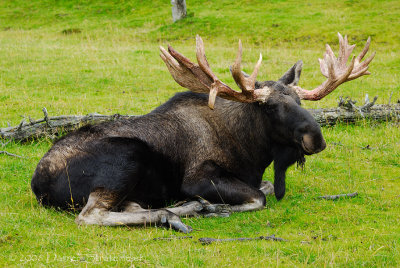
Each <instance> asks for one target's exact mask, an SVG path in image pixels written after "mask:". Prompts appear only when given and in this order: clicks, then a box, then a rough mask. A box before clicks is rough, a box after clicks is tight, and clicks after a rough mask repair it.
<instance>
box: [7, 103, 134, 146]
mask: <svg viewBox="0 0 400 268" xmlns="http://www.w3.org/2000/svg"><path fill="white" fill-rule="evenodd" d="M43 112H44V118H43V119H39V120H30V122H29V123H27V122H25V120H22V121H21V123H20V124H19V125H18V126H15V127H6V128H0V137H1V138H3V139H13V140H17V141H25V140H28V139H35V138H40V137H50V138H54V136H56V135H59V134H61V133H68V132H71V131H72V130H75V129H77V128H79V127H81V126H84V125H87V124H98V123H101V122H106V121H114V120H120V119H126V118H131V117H136V116H128V115H119V114H114V115H101V114H88V115H62V116H52V117H50V116H49V115H48V113H47V110H46V108H44V109H43Z"/></svg>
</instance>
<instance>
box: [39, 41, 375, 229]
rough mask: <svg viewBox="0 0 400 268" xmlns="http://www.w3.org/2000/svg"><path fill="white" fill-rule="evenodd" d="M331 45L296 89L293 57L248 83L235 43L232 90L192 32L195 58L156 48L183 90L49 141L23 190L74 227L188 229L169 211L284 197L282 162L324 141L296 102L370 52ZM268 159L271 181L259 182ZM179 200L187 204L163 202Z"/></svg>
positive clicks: (320, 91) (325, 88)
mask: <svg viewBox="0 0 400 268" xmlns="http://www.w3.org/2000/svg"><path fill="white" fill-rule="evenodd" d="M339 43H340V49H339V55H338V57H337V58H336V57H335V55H334V53H333V52H332V50H331V48H330V47H329V45H327V46H326V53H325V56H324V59H320V68H321V72H322V74H323V75H324V76H325V77H327V79H326V81H325V82H323V83H322V84H321V85H320V86H318V87H317V88H315V89H314V90H311V91H308V90H304V89H302V88H301V87H299V86H298V82H299V78H300V73H301V70H302V61H298V62H297V63H296V64H294V65H293V67H291V68H290V69H289V70H288V71H287V72H286V73H285V74H284V75H283V76H282V77H281V78H280V79H279V80H278V81H264V82H259V81H256V76H257V72H258V70H259V67H260V65H261V60H262V56H261V54H260V59H259V60H258V62H257V64H256V66H255V68H254V71H253V73H252V74H251V75H247V74H245V73H244V72H242V71H241V67H240V65H241V58H242V44H241V42H240V41H239V51H238V54H237V58H236V61H235V63H234V64H233V66H232V67H231V68H230V70H231V73H232V76H233V78H234V80H235V82H236V84H237V85H238V86H239V88H240V89H241V92H238V91H235V90H233V89H231V88H230V87H229V86H228V85H226V84H224V83H223V82H221V81H220V80H219V79H218V78H217V76H216V75H215V74H214V73H213V72H212V71H211V68H210V66H209V64H208V62H207V59H206V56H205V52H204V45H203V41H202V39H201V38H200V37H199V36H197V37H196V55H197V61H198V64H194V63H192V62H191V61H190V60H189V59H188V58H186V57H185V56H183V55H181V54H180V53H178V52H177V51H176V50H174V49H173V48H172V47H170V46H168V51H167V50H165V49H164V48H163V47H160V51H161V53H160V56H161V58H162V60H163V61H164V62H165V64H166V66H167V68H168V70H169V72H170V73H171V75H172V77H173V78H174V79H175V81H176V82H177V83H178V84H179V85H181V86H183V87H185V88H187V89H189V90H190V91H189V92H184V93H178V94H176V95H175V96H174V97H172V98H171V99H170V100H168V101H167V102H166V103H164V104H163V105H161V106H159V107H157V108H156V109H155V110H153V111H152V112H150V113H149V114H146V115H143V116H139V117H135V118H130V119H124V120H116V121H112V122H106V123H101V124H97V125H88V126H84V127H82V128H80V129H78V130H76V131H74V132H72V133H70V134H68V135H66V136H65V137H63V138H61V139H60V140H58V141H56V142H55V143H54V145H53V146H52V148H51V149H50V150H49V151H48V152H47V153H46V154H45V155H44V157H43V158H42V159H41V160H40V162H39V164H38V166H37V168H36V170H35V172H34V174H33V178H32V183H31V186H32V190H33V192H34V193H35V195H36V197H37V200H38V201H39V203H41V204H43V205H46V206H53V207H57V208H61V209H70V208H73V209H78V210H81V211H80V214H79V215H78V216H77V218H76V223H78V224H98V225H107V226H115V225H125V224H126V225H141V224H164V225H167V226H170V227H172V228H174V229H176V230H179V231H182V232H190V231H191V228H190V227H189V226H187V225H185V224H183V223H182V222H181V220H180V218H179V216H182V215H194V214H196V213H205V214H207V213H219V212H220V213H224V212H227V211H228V212H230V211H232V212H237V211H250V210H258V209H262V208H263V207H264V206H265V202H266V198H265V195H266V194H270V193H275V196H276V198H277V199H278V200H279V199H281V198H282V197H283V196H284V195H285V173H286V170H287V168H288V167H289V166H291V165H292V164H294V163H296V162H297V163H300V164H302V163H304V161H305V158H304V156H305V155H311V154H315V153H318V152H321V151H322V150H324V149H325V147H326V143H325V140H324V138H323V136H322V133H321V129H320V126H319V125H318V123H317V122H316V121H315V120H314V118H313V117H312V116H311V115H310V113H309V112H308V111H307V110H305V109H304V108H302V107H301V106H300V100H301V99H302V100H319V99H321V98H323V97H325V96H326V95H328V94H329V93H330V92H332V91H333V90H334V89H335V88H337V87H338V86H339V85H340V84H342V83H344V82H346V81H350V80H353V79H356V78H358V77H360V76H362V75H367V74H370V73H369V72H368V64H369V63H370V62H371V60H372V59H373V57H374V55H375V54H373V55H372V56H371V57H370V58H368V59H367V60H365V61H363V62H361V60H362V59H363V57H364V56H365V54H366V53H367V51H368V49H369V44H370V38H368V41H367V43H366V45H365V47H364V49H363V50H362V52H361V53H360V55H358V56H357V57H354V56H353V58H352V60H351V61H350V63H349V64H348V65H347V62H348V59H349V56H350V54H351V53H352V50H353V48H354V45H349V44H348V41H347V37H346V36H345V37H344V38H343V37H342V36H341V35H340V34H339ZM205 93H208V96H207V94H205ZM207 104H208V105H207ZM210 108H211V109H210ZM272 161H273V162H274V183H273V185H272V184H271V183H269V182H265V181H264V182H263V181H262V175H263V173H264V171H265V169H266V167H268V166H269V165H270V164H271V163H272ZM179 200H186V201H187V202H186V203H183V204H182V205H180V206H176V207H172V208H166V207H167V206H168V204H171V203H172V202H174V201H179Z"/></svg>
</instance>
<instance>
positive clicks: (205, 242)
mask: <svg viewBox="0 0 400 268" xmlns="http://www.w3.org/2000/svg"><path fill="white" fill-rule="evenodd" d="M252 240H272V241H287V240H286V239H283V238H280V237H276V236H275V235H270V236H259V237H239V238H226V239H216V238H209V237H202V238H199V242H200V243H202V244H203V245H209V244H211V243H213V242H231V241H252Z"/></svg>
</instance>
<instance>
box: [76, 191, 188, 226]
mask: <svg viewBox="0 0 400 268" xmlns="http://www.w3.org/2000/svg"><path fill="white" fill-rule="evenodd" d="M115 203H116V198H115V197H114V195H113V194H110V192H108V191H106V190H103V189H101V190H96V191H94V192H92V193H91V194H90V195H89V199H88V202H87V204H86V206H85V207H84V208H83V210H82V211H81V213H80V214H79V215H78V217H77V218H76V219H75V222H76V223H77V224H79V225H81V224H88V225H103V226H120V225H147V224H148V225H153V224H162V225H166V226H170V227H171V228H173V229H175V230H178V231H181V232H183V233H189V232H191V231H192V228H191V227H190V226H187V225H185V224H183V223H182V222H181V220H180V218H179V216H177V215H176V214H174V213H172V212H171V211H168V210H167V209H142V208H140V206H139V207H137V206H134V205H132V204H131V205H129V206H128V208H127V209H126V210H124V211H122V212H113V211H111V209H112V207H113V204H115ZM133 204H134V203H133ZM135 208H136V209H135Z"/></svg>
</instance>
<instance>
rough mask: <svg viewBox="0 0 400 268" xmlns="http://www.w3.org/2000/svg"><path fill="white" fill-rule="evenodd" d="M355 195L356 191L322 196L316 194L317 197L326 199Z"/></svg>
mask: <svg viewBox="0 0 400 268" xmlns="http://www.w3.org/2000/svg"><path fill="white" fill-rule="evenodd" d="M357 195H358V193H357V192H355V193H350V194H337V195H324V196H318V198H319V199H326V200H336V199H339V198H341V197H356V196H357Z"/></svg>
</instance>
